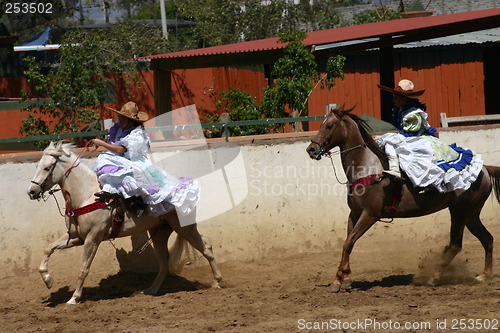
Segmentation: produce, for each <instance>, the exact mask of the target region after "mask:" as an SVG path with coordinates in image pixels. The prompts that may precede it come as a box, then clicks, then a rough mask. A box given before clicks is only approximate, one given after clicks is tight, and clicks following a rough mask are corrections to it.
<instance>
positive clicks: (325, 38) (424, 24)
mask: <svg viewBox="0 0 500 333" xmlns="http://www.w3.org/2000/svg"><path fill="white" fill-rule="evenodd" d="M488 18H489V19H495V20H497V21H498V22H499V23H498V24H497V26H500V8H494V9H486V10H478V11H472V12H463V13H457V14H448V15H438V16H428V17H417V18H407V19H399V20H391V21H384V22H377V23H368V24H361V25H354V26H349V27H342V28H336V29H328V30H321V31H314V32H309V33H308V34H307V35H308V38H307V39H305V40H304V44H306V45H321V44H327V43H338V42H345V41H350V40H357V39H366V38H375V37H383V36H396V35H405V34H409V33H411V32H412V31H414V30H418V29H425V28H432V27H436V28H439V27H440V26H447V25H449V24H456V23H464V24H466V23H469V24H471V23H474V21H475V20H481V19H488ZM472 30H474V29H472ZM472 30H471V31H472ZM476 30H481V29H476ZM278 41H279V38H278V37H275V38H268V39H261V40H255V41H250V42H243V43H237V44H229V45H221V46H214V47H207V48H202V49H195V50H188V51H181V52H173V53H166V54H158V55H152V56H147V57H141V58H136V59H161V58H184V57H193V56H209V55H218V54H230V53H246V52H256V51H267V50H274V49H281V48H283V47H284V46H285V44H282V43H278Z"/></svg>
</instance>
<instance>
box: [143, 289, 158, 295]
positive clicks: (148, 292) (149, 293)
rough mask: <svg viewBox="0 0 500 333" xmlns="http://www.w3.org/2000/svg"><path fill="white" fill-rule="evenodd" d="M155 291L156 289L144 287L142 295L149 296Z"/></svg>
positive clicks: (154, 293)
mask: <svg viewBox="0 0 500 333" xmlns="http://www.w3.org/2000/svg"><path fill="white" fill-rule="evenodd" d="M157 292H158V291H157V290H151V289H146V290H143V291H142V293H143V294H144V295H149V296H156V293H157Z"/></svg>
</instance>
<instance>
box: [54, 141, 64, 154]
mask: <svg viewBox="0 0 500 333" xmlns="http://www.w3.org/2000/svg"><path fill="white" fill-rule="evenodd" d="M62 143H63V142H62V140H59V141H57V143H56V144H55V147H54V148H55V149H56V150H57V151H62Z"/></svg>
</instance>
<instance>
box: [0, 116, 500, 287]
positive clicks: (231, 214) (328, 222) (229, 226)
mask: <svg viewBox="0 0 500 333" xmlns="http://www.w3.org/2000/svg"><path fill="white" fill-rule="evenodd" d="M314 134H315V133H313V132H310V133H301V135H300V136H297V135H295V137H291V135H290V134H288V135H275V136H259V137H250V138H238V139H234V141H231V142H229V143H224V142H221V141H217V140H212V141H209V142H208V144H206V143H205V142H204V141H200V142H196V144H195V145H194V146H186V145H184V146H180V145H177V146H172V145H170V146H161V145H159V144H155V146H154V148H153V152H152V154H151V157H150V158H151V159H152V160H153V161H154V162H155V163H156V164H158V165H160V166H162V167H163V168H164V169H165V170H167V171H168V172H169V173H171V174H173V175H175V176H177V177H181V176H193V177H194V178H197V179H198V180H199V182H200V184H201V187H202V192H201V195H202V200H201V202H200V205H199V209H198V216H197V217H198V221H199V222H198V223H199V225H198V228H199V230H200V232H201V233H202V234H203V235H205V236H206V237H207V238H208V239H209V240H210V242H211V243H212V246H213V249H214V253H215V256H216V259H217V260H218V262H219V263H222V262H227V261H232V260H242V261H247V260H255V259H261V258H278V257H282V256H291V255H294V254H299V253H307V252H332V262H330V263H325V265H332V272H333V267H336V266H337V264H338V261H339V259H340V258H339V257H338V254H339V251H340V249H341V247H342V244H343V240H344V238H345V236H346V221H347V216H348V207H347V204H346V186H345V185H343V184H340V183H339V182H338V181H337V178H338V180H339V181H340V182H343V181H344V180H345V176H344V174H343V171H342V169H341V168H340V163H339V157H338V155H335V156H334V157H333V162H334V165H335V170H336V173H337V176H335V173H334V168H333V167H332V164H331V161H330V160H329V159H327V158H326V159H325V158H323V159H322V160H321V161H315V160H311V159H310V158H309V157H308V155H307V153H306V151H305V148H306V147H307V145H308V144H309V141H310V139H312V137H313V136H314ZM440 138H441V139H442V140H443V141H445V142H447V143H453V142H456V143H457V144H458V145H460V146H462V147H466V148H470V149H472V150H474V151H475V152H477V153H480V154H482V157H483V159H484V161H485V163H486V164H491V165H499V166H500V145H499V142H500V126H496V125H489V126H482V127H479V126H476V127H460V128H448V129H446V130H445V129H442V130H441V131H440ZM97 154H98V153H85V154H84V155H83V157H82V162H83V163H86V164H88V165H92V164H93V162H94V160H95V158H96V156H97ZM40 156H41V153H21V154H5V155H2V156H1V159H0V177H1V179H2V184H3V186H2V188H3V190H2V191H1V192H0V247H1V251H0V263H1V265H2V267H3V269H2V270H1V272H0V281H3V282H5V283H4V284H6V283H7V281H9V280H11V279H12V278H30V279H33V281H36V280H37V278H36V276H37V275H38V266H39V264H40V261H41V259H42V255H43V251H44V248H45V247H46V246H47V245H48V244H49V243H50V242H52V241H54V240H56V239H57V238H58V237H59V236H60V235H62V234H63V233H64V232H65V225H64V218H63V217H62V216H61V215H60V213H59V211H58V206H57V204H56V201H55V200H54V198H52V197H49V198H48V199H47V201H46V202H45V201H31V200H30V199H29V197H28V195H27V194H26V191H27V189H28V186H29V185H30V180H31V178H32V177H33V175H34V172H35V167H36V162H37V161H38V159H39V158H40ZM56 197H57V200H58V203H59V205H60V206H61V207H62V206H63V205H64V201H63V200H62V197H60V196H59V195H58V194H56ZM499 213H500V205H499V204H498V203H497V202H496V200H494V199H493V195H491V196H490V198H489V199H488V201H487V204H486V207H485V209H484V210H483V213H482V219H483V222H484V224H485V225H486V227H487V228H488V229H489V230H490V232H492V234H493V236H496V237H497V238H498V237H499V236H500V221H499V218H498V215H499ZM449 225H450V223H449V215H448V212H447V211H442V212H439V213H436V214H432V215H429V216H426V217H421V218H415V219H404V220H403V219H396V220H394V221H393V222H392V223H382V222H379V223H377V224H376V225H375V226H374V227H373V228H372V229H370V230H369V231H368V232H367V234H366V235H364V236H363V237H362V238H361V239H360V241H359V242H358V243H357V244H356V246H355V248H354V252H353V261H354V262H355V257H356V255H364V254H369V253H370V252H371V251H372V249H373V248H376V249H377V250H380V251H382V252H384V253H388V254H389V253H391V252H393V251H398V248H401V247H404V248H408V247H414V248H415V249H417V250H418V251H416V254H415V257H414V258H409V259H408V260H417V259H418V256H419V255H422V254H423V253H424V252H425V251H426V250H427V249H432V248H433V249H438V248H439V249H440V248H442V247H444V246H445V245H446V242H447V240H448V236H447V234H448V230H449ZM146 240H147V237H146V235H145V234H143V235H138V236H134V237H132V238H123V239H116V240H115V241H113V242H108V241H106V242H103V243H102V244H101V247H100V249H99V251H98V254H97V256H96V258H95V260H94V263H93V265H92V269H91V274H99V275H101V276H102V277H103V278H104V277H105V276H107V275H111V274H116V273H117V272H118V271H119V270H140V271H142V272H144V271H155V270H156V261H155V258H154V255H153V254H152V250H151V249H148V250H147V251H145V252H144V253H142V254H137V253H136V250H137V249H138V248H139V247H140V245H141V244H142V243H143V242H145V241H146ZM471 242H477V241H476V240H475V239H474V238H473V236H471V235H470V233H469V232H468V231H466V236H465V240H464V244H467V243H471ZM481 251H482V250H481ZM496 252H498V251H496ZM81 255H82V249H81V248H72V249H68V250H64V251H58V252H56V253H55V254H54V255H53V256H52V258H51V261H50V264H49V269H50V270H51V271H52V273H53V274H54V275H55V276H60V275H67V274H70V275H71V276H74V277H75V278H76V276H77V274H78V272H79V269H80V265H81ZM496 255H498V254H496ZM200 263H201V264H202V265H207V264H206V262H205V261H200ZM297 264H300V263H297ZM223 273H224V272H223ZM36 283H42V282H41V281H36ZM0 287H2V285H1V284H0Z"/></svg>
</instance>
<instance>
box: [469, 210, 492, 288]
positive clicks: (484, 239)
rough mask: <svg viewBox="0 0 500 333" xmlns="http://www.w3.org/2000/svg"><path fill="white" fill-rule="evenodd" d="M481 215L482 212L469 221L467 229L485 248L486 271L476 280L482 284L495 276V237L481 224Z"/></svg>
mask: <svg viewBox="0 0 500 333" xmlns="http://www.w3.org/2000/svg"><path fill="white" fill-rule="evenodd" d="M479 214H480V212H477V213H476V214H474V215H473V216H472V217H471V218H470V219H469V221H467V229H469V231H470V232H471V233H472V234H473V235H474V236H476V237H477V239H479V241H480V242H481V244H482V245H483V248H484V252H485V257H484V271H483V273H482V274H481V275H479V276H478V277H477V278H476V279H477V280H478V281H481V282H482V281H484V280H486V279H488V278H491V277H492V275H493V236H492V235H491V234H490V233H489V232H488V230H487V229H486V228H485V226H484V225H483V223H482V222H481V219H480V218H479Z"/></svg>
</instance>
